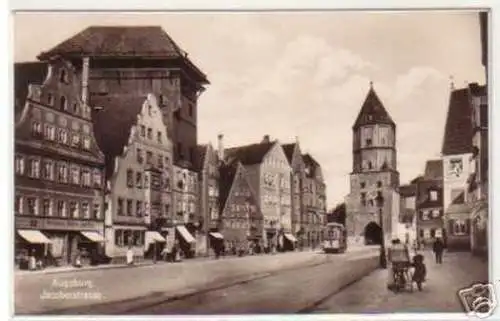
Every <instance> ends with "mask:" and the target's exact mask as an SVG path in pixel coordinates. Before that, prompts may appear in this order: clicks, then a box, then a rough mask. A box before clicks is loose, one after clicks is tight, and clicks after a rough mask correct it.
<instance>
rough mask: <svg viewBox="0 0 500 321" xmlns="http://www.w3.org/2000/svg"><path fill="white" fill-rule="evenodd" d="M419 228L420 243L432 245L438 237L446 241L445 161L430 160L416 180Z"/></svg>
mask: <svg viewBox="0 0 500 321" xmlns="http://www.w3.org/2000/svg"><path fill="white" fill-rule="evenodd" d="M416 187H417V214H418V216H417V229H418V241H419V242H420V244H424V245H427V246H432V243H433V242H434V241H435V239H436V238H441V239H443V241H444V242H445V243H446V241H447V234H446V229H445V225H444V210H443V162H442V161H441V160H440V159H438V160H428V161H427V162H426V165H425V172H424V175H423V176H422V177H420V179H418V180H417V182H416Z"/></svg>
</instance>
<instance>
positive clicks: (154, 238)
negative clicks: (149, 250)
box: [146, 231, 166, 244]
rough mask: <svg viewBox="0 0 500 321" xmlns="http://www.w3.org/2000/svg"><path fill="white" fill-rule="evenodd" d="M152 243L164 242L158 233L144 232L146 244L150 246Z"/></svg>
mask: <svg viewBox="0 0 500 321" xmlns="http://www.w3.org/2000/svg"><path fill="white" fill-rule="evenodd" d="M154 242H166V241H165V238H164V237H163V236H161V234H160V233H158V232H156V231H146V244H151V243H154Z"/></svg>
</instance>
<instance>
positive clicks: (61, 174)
mask: <svg viewBox="0 0 500 321" xmlns="http://www.w3.org/2000/svg"><path fill="white" fill-rule="evenodd" d="M57 180H58V181H59V182H61V183H67V182H68V167H67V166H66V165H65V164H59V165H58V167H57Z"/></svg>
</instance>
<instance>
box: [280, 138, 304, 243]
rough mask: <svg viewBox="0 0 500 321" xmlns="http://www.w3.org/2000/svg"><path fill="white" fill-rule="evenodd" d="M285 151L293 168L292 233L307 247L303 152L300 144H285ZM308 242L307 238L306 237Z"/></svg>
mask: <svg viewBox="0 0 500 321" xmlns="http://www.w3.org/2000/svg"><path fill="white" fill-rule="evenodd" d="M283 150H284V151H285V155H286V157H287V159H288V163H289V164H290V166H291V168H292V173H291V178H290V182H291V197H292V199H291V205H292V232H293V233H294V234H295V235H297V236H300V237H299V240H298V241H299V242H301V245H303V246H304V245H306V244H307V243H304V242H303V239H304V235H306V231H305V225H307V223H306V222H305V221H306V218H307V213H305V212H306V211H305V206H304V193H303V190H304V188H305V185H304V184H305V180H306V177H305V164H304V159H303V157H302V152H301V150H300V145H299V142H298V141H297V142H295V143H291V144H284V145H283ZM305 239H306V241H307V236H306V237H305ZM302 243H303V244H302Z"/></svg>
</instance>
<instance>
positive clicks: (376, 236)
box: [364, 222, 382, 245]
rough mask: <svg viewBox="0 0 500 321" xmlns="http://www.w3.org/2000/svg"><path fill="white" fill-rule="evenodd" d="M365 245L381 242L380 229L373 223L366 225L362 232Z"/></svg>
mask: <svg viewBox="0 0 500 321" xmlns="http://www.w3.org/2000/svg"><path fill="white" fill-rule="evenodd" d="M364 237H365V244H367V245H370V244H380V243H381V242H382V229H381V228H380V225H378V224H377V223H375V222H370V223H368V224H366V226H365V230H364Z"/></svg>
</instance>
